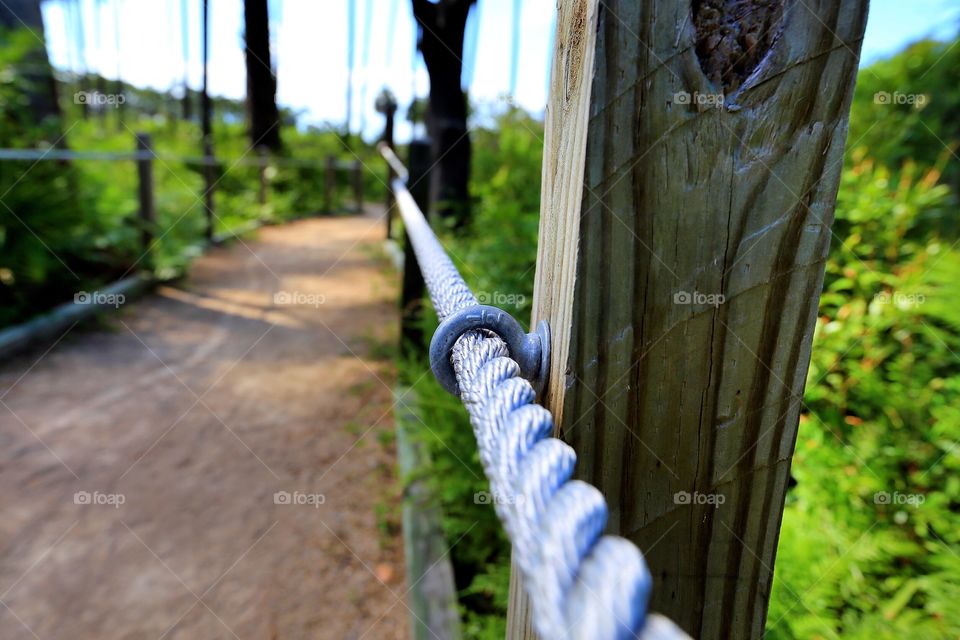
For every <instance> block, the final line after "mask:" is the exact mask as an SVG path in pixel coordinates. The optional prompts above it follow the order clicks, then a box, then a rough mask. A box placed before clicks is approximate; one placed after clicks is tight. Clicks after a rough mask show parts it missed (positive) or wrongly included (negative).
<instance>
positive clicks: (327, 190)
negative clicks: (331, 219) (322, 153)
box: [323, 156, 337, 213]
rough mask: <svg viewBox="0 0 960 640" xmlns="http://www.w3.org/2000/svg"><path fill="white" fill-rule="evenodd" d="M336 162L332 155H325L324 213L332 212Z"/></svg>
mask: <svg viewBox="0 0 960 640" xmlns="http://www.w3.org/2000/svg"><path fill="white" fill-rule="evenodd" d="M336 171H337V163H336V159H335V158H334V157H333V156H327V164H326V170H325V172H324V190H323V202H324V205H325V208H326V213H333V190H334V187H335V186H336V180H337V175H336Z"/></svg>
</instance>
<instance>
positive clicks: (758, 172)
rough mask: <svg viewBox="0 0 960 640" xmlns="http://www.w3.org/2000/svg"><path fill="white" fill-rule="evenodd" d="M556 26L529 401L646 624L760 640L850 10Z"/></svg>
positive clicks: (635, 18) (812, 312)
mask: <svg viewBox="0 0 960 640" xmlns="http://www.w3.org/2000/svg"><path fill="white" fill-rule="evenodd" d="M566 11H567V13H569V14H570V15H568V16H567V17H566V18H565V19H563V20H559V21H558V33H557V47H558V53H561V54H562V57H560V58H559V59H558V60H555V62H554V76H553V80H552V86H551V98H550V103H549V105H548V108H547V146H546V151H545V157H544V171H543V202H542V205H541V206H542V209H541V213H542V217H541V226H540V239H541V244H540V254H539V256H538V265H537V267H538V268H537V271H538V275H537V286H536V289H535V291H536V293H535V295H534V321H537V320H539V319H544V318H545V319H548V320H549V321H550V322H551V326H552V329H553V336H554V344H553V353H554V359H553V362H552V366H551V372H550V382H549V388H548V390H547V392H546V395H545V403H546V404H547V406H548V407H549V408H550V409H551V410H552V411H553V412H554V416H555V418H556V420H557V424H558V427H559V430H560V433H561V435H562V437H563V438H564V439H566V440H567V441H568V442H570V443H571V445H572V446H573V447H574V448H575V449H576V451H577V455H578V463H577V474H578V476H579V477H580V478H582V479H584V480H587V481H589V482H591V483H593V484H594V485H596V486H597V487H598V488H600V489H601V491H603V493H604V495H605V496H606V497H607V500H608V502H609V506H610V519H609V524H608V530H609V531H610V532H612V533H618V534H620V535H623V536H626V537H628V538H630V539H631V540H633V541H634V542H636V543H637V545H638V546H639V548H640V549H641V550H642V551H643V553H644V554H645V556H646V558H647V562H648V563H649V566H650V570H651V573H652V574H653V579H654V589H653V594H652V601H651V609H652V610H655V611H659V612H661V613H664V614H666V615H667V616H668V617H670V618H672V619H673V620H674V621H675V622H677V623H678V624H679V625H680V626H681V627H682V628H684V629H685V630H686V631H687V632H688V633H690V634H692V635H693V636H694V637H698V638H759V637H761V636H762V634H763V631H764V625H765V621H766V611H767V601H768V598H769V595H770V587H771V582H772V578H773V566H774V557H775V554H776V548H777V538H778V535H779V529H780V521H781V516H782V512H783V504H784V498H785V494H786V490H787V481H788V477H789V471H790V461H791V457H792V455H793V449H794V444H795V441H796V436H797V425H798V421H799V413H800V409H801V405H802V394H803V387H804V381H805V377H806V373H807V367H808V364H809V357H810V346H811V340H812V337H813V327H814V322H815V319H816V314H817V302H818V299H819V294H820V289H821V286H822V282H823V269H824V260H825V258H826V255H827V250H828V248H829V245H830V238H831V231H830V227H831V224H832V221H833V210H834V206H835V199H836V193H837V187H838V184H839V177H840V170H841V165H842V161H843V147H844V143H845V139H846V132H847V119H848V113H849V108H850V101H851V96H852V92H853V85H854V79H855V74H856V69H857V59H858V52H859V49H860V44H861V39H862V36H863V30H864V26H865V22H866V14H867V2H866V0H807V1H805V2H786V1H785V0H694V1H693V2H692V6H691V3H687V2H677V1H676V0H643V1H641V2H636V1H626V0H604V2H603V3H602V4H598V3H597V1H596V0H580V1H579V2H576V3H574V4H573V5H571V6H570V7H568V8H567V9H566ZM594 33H595V34H596V44H595V49H589V50H586V51H585V50H584V49H583V45H584V43H590V42H591V40H592V37H593V36H592V34H594ZM590 60H593V62H592V63H590V62H589V61H590ZM585 61H586V64H589V66H586V64H585ZM591 69H592V71H593V78H592V85H591V91H590V95H589V98H588V100H587V101H586V106H585V108H584V109H583V112H582V114H581V116H582V117H579V118H578V117H573V116H572V115H571V114H572V113H573V112H574V111H575V110H576V108H577V104H575V102H576V101H574V102H573V103H571V102H570V100H571V98H577V99H579V97H578V95H577V94H575V93H574V94H571V93H570V90H571V89H570V88H576V87H577V86H580V84H581V83H582V80H581V78H582V77H583V74H589V73H590V70H591ZM578 159H579V160H578ZM584 159H585V162H584ZM578 163H579V164H578ZM581 185H582V187H581ZM564 265H566V267H565V266H564Z"/></svg>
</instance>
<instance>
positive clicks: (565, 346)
mask: <svg viewBox="0 0 960 640" xmlns="http://www.w3.org/2000/svg"><path fill="white" fill-rule="evenodd" d="M598 10H599V3H598V0H573V1H564V0H558V2H557V29H556V34H555V37H554V51H553V62H552V66H551V70H550V91H549V96H548V98H547V107H546V112H545V114H544V146H543V169H542V174H541V175H542V182H541V187H540V236H539V245H538V246H537V275H536V283H535V286H534V292H533V315H532V322H531V324H530V326H536V325H537V323H538V322H539V321H540V320H547V321H548V322H549V323H550V326H551V330H552V331H551V333H552V335H551V345H550V348H551V352H552V354H553V355H552V357H551V359H550V373H549V376H548V379H547V386H546V388H545V389H544V392H543V397H542V398H541V402H542V403H543V405H544V406H545V407H547V408H548V409H549V410H550V411H551V412H552V413H553V417H554V422H555V424H558V425H559V424H560V421H561V419H562V414H563V388H564V378H565V376H566V373H565V371H564V367H565V363H566V361H567V354H568V352H569V344H570V327H571V326H572V325H571V316H572V312H573V283H574V278H575V276H576V260H577V244H578V238H579V234H580V225H579V219H580V207H581V205H582V202H583V180H584V168H585V159H586V155H585V150H586V145H587V122H588V119H589V114H590V85H591V81H592V78H593V66H594V59H593V56H594V49H595V43H596V34H597V30H596V25H597V12H598ZM536 637H537V636H536V634H535V633H534V632H533V630H532V626H531V623H530V607H529V603H528V602H527V599H526V595H525V594H524V592H523V587H522V580H521V578H520V575H519V572H518V570H517V567H516V565H515V564H514V565H513V566H512V568H511V574H510V601H509V606H508V611H507V638H509V639H510V640H527V639H531V638H536Z"/></svg>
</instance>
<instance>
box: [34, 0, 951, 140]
mask: <svg viewBox="0 0 960 640" xmlns="http://www.w3.org/2000/svg"><path fill="white" fill-rule="evenodd" d="M515 1H519V2H520V12H521V15H520V24H521V30H520V38H519V56H518V69H517V82H516V89H515V92H514V95H513V97H512V99H513V101H514V102H515V103H517V104H519V105H520V106H522V107H524V108H526V109H527V110H529V111H531V112H534V113H540V112H542V110H543V106H544V104H545V103H546V94H547V85H548V69H549V57H550V53H551V49H552V46H553V30H554V24H555V0H479V1H478V3H477V5H476V6H475V7H474V9H473V13H472V14H471V17H470V20H469V21H468V25H467V44H466V47H465V55H464V84H465V85H468V86H469V90H470V95H471V98H472V99H473V100H476V101H481V102H489V103H493V102H496V101H498V100H502V99H503V97H504V96H507V95H509V94H510V89H511V87H510V58H511V50H512V37H511V26H512V24H513V10H514V2H515ZM209 2H210V25H211V27H210V29H211V35H210V40H211V45H210V89H211V93H213V94H215V95H222V96H226V97H230V98H238V99H239V98H242V97H243V95H244V92H245V86H246V75H245V67H244V56H243V36H242V33H243V0H209ZM351 2H352V3H353V9H354V14H355V15H354V20H353V33H354V42H355V50H354V68H355V71H354V77H353V109H352V113H351V114H350V120H351V129H352V130H353V131H357V130H358V129H359V128H360V127H361V126H362V127H363V134H364V136H365V137H366V138H368V139H372V138H375V137H376V136H377V135H379V133H380V130H381V129H382V127H383V119H382V116H380V114H378V113H377V112H376V111H375V110H374V108H373V100H374V98H375V97H376V95H377V93H379V91H380V90H381V88H383V87H389V88H390V89H391V91H393V93H394V95H396V97H397V101H398V103H399V104H400V105H401V111H400V115H402V114H403V112H404V109H405V107H406V106H407V105H409V104H410V102H411V101H412V98H413V97H414V96H415V95H416V96H424V95H426V93H427V90H428V88H429V83H428V79H427V73H426V69H425V68H424V66H423V62H422V60H421V59H420V57H419V54H418V53H417V52H416V50H415V43H416V31H415V25H414V21H413V15H412V11H411V8H410V7H411V3H410V0H270V20H271V34H272V36H271V40H272V45H273V49H272V53H273V56H274V61H273V63H274V65H275V67H276V69H277V99H278V101H279V102H280V104H281V105H283V106H285V107H289V108H291V109H293V110H294V111H297V112H300V113H301V114H302V116H301V122H302V123H306V124H323V123H335V124H338V125H342V124H343V123H344V122H345V121H346V119H347V113H346V93H347V82H348V64H347V60H348V54H347V48H348V34H349V33H350V29H349V28H348V25H349V24H350V21H349V13H350V11H349V9H348V5H349V4H350V3H351ZM184 9H186V10H185V11H184ZM43 14H44V25H45V32H46V39H47V48H48V50H49V53H50V59H51V61H52V62H53V64H54V66H56V67H57V68H58V69H63V70H79V69H82V68H86V69H89V70H93V71H99V72H100V73H102V74H103V75H105V76H107V77H110V78H116V77H117V76H118V75H119V77H121V78H122V79H123V80H124V81H125V82H128V83H131V84H134V85H137V86H149V87H153V88H155V89H161V90H166V89H170V88H171V87H180V86H182V83H183V79H184V77H185V76H186V77H187V78H188V82H189V84H190V86H191V87H192V88H194V89H198V88H199V87H200V84H201V58H200V20H201V8H200V0H47V1H46V2H45V3H44V5H43ZM184 18H186V25H187V32H188V34H189V35H188V37H187V40H188V42H187V64H186V65H185V64H184V43H183V38H182V33H183V24H184ZM117 24H119V25H121V29H120V31H119V33H118V32H117V29H116V28H115V26H116V25H117ZM81 25H82V26H81ZM958 27H960V2H957V0H912V1H910V2H904V0H872V1H871V3H870V15H869V19H868V21H867V31H866V35H865V36H864V43H863V52H862V56H861V64H869V63H871V62H874V61H876V60H878V59H881V58H884V57H888V56H890V55H892V54H894V53H896V52H897V51H899V50H900V49H902V48H903V47H904V46H906V45H907V44H909V43H911V42H914V41H916V40H918V39H921V38H924V37H937V38H941V39H948V38H952V37H954V36H955V35H956V33H957V30H958ZM81 34H82V38H83V41H84V43H85V44H86V53H85V54H84V55H81V54H80V53H79V51H78V47H77V44H76V43H77V42H78V41H79V40H80V35H81ZM118 51H119V52H120V53H119V55H118V54H117V52H118ZM477 54H479V55H477ZM410 134H411V130H410V127H409V125H408V124H407V123H406V121H405V119H404V118H402V117H401V118H399V119H398V123H397V138H398V140H400V141H404V140H406V139H408V138H409V137H410Z"/></svg>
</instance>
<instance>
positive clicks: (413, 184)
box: [400, 140, 430, 357]
mask: <svg viewBox="0 0 960 640" xmlns="http://www.w3.org/2000/svg"><path fill="white" fill-rule="evenodd" d="M409 154H410V155H409V157H408V158H407V171H408V173H409V175H408V177H407V183H408V184H407V188H408V189H409V190H410V195H411V196H413V199H414V201H415V202H416V203H417V206H418V207H420V210H421V211H423V212H427V211H429V207H430V178H429V176H428V175H427V173H428V172H429V170H430V142H429V141H427V140H411V141H410V151H409ZM425 294H426V290H425V285H424V282H423V274H422V273H420V266H419V265H418V264H417V256H416V254H414V252H413V246H412V245H411V244H410V238H409V237H408V236H407V234H406V232H404V234H403V283H402V285H401V291H400V353H401V355H403V356H404V357H409V356H422V355H424V354H425V353H426V344H425V343H424V340H423V326H422V323H421V318H422V315H423V299H424V296H425Z"/></svg>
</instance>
